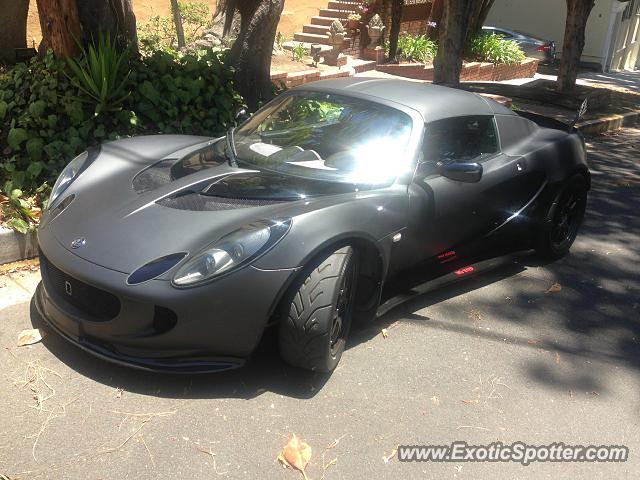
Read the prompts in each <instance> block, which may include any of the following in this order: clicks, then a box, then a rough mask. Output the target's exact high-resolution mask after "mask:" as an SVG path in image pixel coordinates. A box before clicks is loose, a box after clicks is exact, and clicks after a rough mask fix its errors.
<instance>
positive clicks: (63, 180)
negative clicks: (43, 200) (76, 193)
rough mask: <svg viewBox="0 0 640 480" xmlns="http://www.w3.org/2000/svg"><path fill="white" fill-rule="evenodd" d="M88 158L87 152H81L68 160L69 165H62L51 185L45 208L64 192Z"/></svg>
mask: <svg viewBox="0 0 640 480" xmlns="http://www.w3.org/2000/svg"><path fill="white" fill-rule="evenodd" d="M87 158H89V152H86V151H85V152H82V153H81V154H80V155H78V156H77V157H76V158H74V159H73V160H71V162H69V165H67V166H66V167H64V170H62V173H61V174H60V176H59V177H58V179H57V180H56V183H55V184H54V185H53V189H52V190H51V196H50V197H49V203H47V208H49V207H50V206H51V205H53V202H55V200H56V198H58V197H59V196H60V194H61V193H62V192H64V191H65V190H66V189H67V187H68V186H69V185H71V183H72V182H73V181H74V180H75V178H76V177H77V176H78V173H79V172H80V170H81V169H82V167H83V166H84V164H85V162H86V161H87Z"/></svg>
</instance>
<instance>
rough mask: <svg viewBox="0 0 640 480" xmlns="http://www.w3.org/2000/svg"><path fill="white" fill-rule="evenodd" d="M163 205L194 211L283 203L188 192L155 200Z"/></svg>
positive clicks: (280, 201)
mask: <svg viewBox="0 0 640 480" xmlns="http://www.w3.org/2000/svg"><path fill="white" fill-rule="evenodd" d="M157 203H158V205H162V206H163V207H169V208H175V209H177V210H190V211H194V212H206V211H210V212H213V211H219V210H235V209H237V208H250V207H263V206H265V205H274V204H277V203H283V201H282V200H265V199H259V200H257V199H250V198H229V197H217V196H212V195H202V194H199V193H195V192H188V193H185V194H183V195H179V196H175V197H167V198H163V199H162V200H160V201H158V202H157Z"/></svg>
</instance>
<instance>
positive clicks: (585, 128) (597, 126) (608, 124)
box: [577, 111, 640, 135]
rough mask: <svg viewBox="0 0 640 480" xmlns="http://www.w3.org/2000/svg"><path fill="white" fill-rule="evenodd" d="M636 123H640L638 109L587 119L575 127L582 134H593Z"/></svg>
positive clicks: (632, 125) (631, 125) (633, 125)
mask: <svg viewBox="0 0 640 480" xmlns="http://www.w3.org/2000/svg"><path fill="white" fill-rule="evenodd" d="M636 125H640V111H636V112H629V113H625V114H624V115H610V116H608V117H603V118H597V119H595V120H589V121H588V122H583V123H580V124H578V126H577V128H578V130H580V132H582V133H583V134H588V135H594V134H598V133H605V132H612V131H614V130H619V129H621V128H625V127H635V126H636Z"/></svg>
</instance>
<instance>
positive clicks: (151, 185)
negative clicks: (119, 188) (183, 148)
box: [133, 158, 177, 194]
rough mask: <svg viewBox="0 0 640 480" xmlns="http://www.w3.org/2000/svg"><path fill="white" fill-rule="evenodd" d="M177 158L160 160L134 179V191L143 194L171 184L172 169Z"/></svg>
mask: <svg viewBox="0 0 640 480" xmlns="http://www.w3.org/2000/svg"><path fill="white" fill-rule="evenodd" d="M176 161H177V159H176V158H169V159H166V160H160V161H159V162H156V163H154V164H153V165H151V166H150V167H148V168H145V169H144V170H143V171H141V172H140V173H138V174H137V175H136V176H135V177H133V189H134V190H135V191H136V193H138V194H141V193H145V192H149V191H151V190H155V189H156V188H159V187H161V186H163V185H166V184H167V183H171V167H172V166H173V164H174V163H176Z"/></svg>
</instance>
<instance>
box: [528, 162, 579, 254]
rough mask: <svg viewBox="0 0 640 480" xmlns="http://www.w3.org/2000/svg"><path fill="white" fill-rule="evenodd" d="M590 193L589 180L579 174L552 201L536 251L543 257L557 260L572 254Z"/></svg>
mask: <svg viewBox="0 0 640 480" xmlns="http://www.w3.org/2000/svg"><path fill="white" fill-rule="evenodd" d="M587 191H588V187H587V181H586V179H585V178H584V176H583V175H581V174H577V175H574V176H573V177H571V178H570V179H569V180H568V181H567V182H566V184H565V186H564V187H563V188H562V189H561V190H560V191H559V192H558V193H557V194H556V196H555V197H554V198H553V201H552V202H551V204H550V205H549V208H548V209H547V212H546V215H545V217H544V219H543V223H542V227H541V229H540V231H539V232H538V234H537V235H536V237H535V238H536V243H535V247H534V248H535V250H536V252H537V253H538V254H539V255H540V256H541V257H543V258H545V259H549V260H557V259H559V258H561V257H564V256H565V255H566V254H567V253H569V249H570V248H571V246H572V245H573V242H574V241H575V239H576V237H577V235H578V230H579V229H580V225H582V220H583V218H584V212H585V210H586V207H587Z"/></svg>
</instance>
